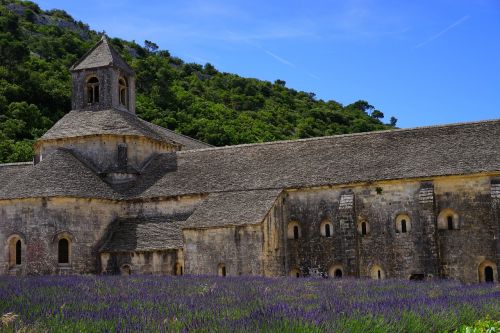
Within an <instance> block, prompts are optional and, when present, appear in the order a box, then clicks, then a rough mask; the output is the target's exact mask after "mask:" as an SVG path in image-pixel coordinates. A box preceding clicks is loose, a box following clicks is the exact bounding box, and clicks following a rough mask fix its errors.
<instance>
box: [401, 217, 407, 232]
mask: <svg viewBox="0 0 500 333" xmlns="http://www.w3.org/2000/svg"><path fill="white" fill-rule="evenodd" d="M401 232H402V233H405V232H406V220H401Z"/></svg>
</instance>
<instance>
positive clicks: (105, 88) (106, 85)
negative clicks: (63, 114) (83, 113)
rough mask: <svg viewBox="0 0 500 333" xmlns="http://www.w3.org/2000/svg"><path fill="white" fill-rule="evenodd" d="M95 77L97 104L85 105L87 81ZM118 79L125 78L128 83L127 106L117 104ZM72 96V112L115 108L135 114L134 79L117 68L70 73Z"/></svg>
mask: <svg viewBox="0 0 500 333" xmlns="http://www.w3.org/2000/svg"><path fill="white" fill-rule="evenodd" d="M91 77H96V78H97V79H98V80H99V102H98V103H95V104H88V103H87V91H86V84H87V80H88V79H89V78H91ZM120 77H125V78H126V79H127V82H128V106H127V107H126V106H124V105H121V104H120V102H119V93H118V90H119V85H118V80H119V78H120ZM72 82H73V89H72V92H73V96H72V98H71V101H72V105H71V109H72V110H106V109H111V108H115V109H118V110H122V111H127V112H130V113H135V77H134V76H129V75H127V74H126V73H124V72H122V71H120V70H119V69H117V68H100V69H91V70H84V71H78V72H73V73H72Z"/></svg>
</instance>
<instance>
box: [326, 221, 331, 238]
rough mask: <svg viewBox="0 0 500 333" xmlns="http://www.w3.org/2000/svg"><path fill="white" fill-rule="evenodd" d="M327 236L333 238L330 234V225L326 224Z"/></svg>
mask: <svg viewBox="0 0 500 333" xmlns="http://www.w3.org/2000/svg"><path fill="white" fill-rule="evenodd" d="M325 236H326V237H331V233H330V224H328V223H327V224H325Z"/></svg>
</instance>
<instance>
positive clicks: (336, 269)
mask: <svg viewBox="0 0 500 333" xmlns="http://www.w3.org/2000/svg"><path fill="white" fill-rule="evenodd" d="M343 275H344V269H343V268H342V265H341V264H336V265H333V266H332V267H330V269H329V270H328V276H329V277H334V278H336V279H340V278H342V276H343Z"/></svg>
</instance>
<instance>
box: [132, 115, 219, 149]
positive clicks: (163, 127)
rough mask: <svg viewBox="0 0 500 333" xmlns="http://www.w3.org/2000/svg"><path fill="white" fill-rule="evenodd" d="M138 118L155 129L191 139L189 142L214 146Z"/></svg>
mask: <svg viewBox="0 0 500 333" xmlns="http://www.w3.org/2000/svg"><path fill="white" fill-rule="evenodd" d="M137 118H138V119H140V120H141V121H143V122H145V123H146V124H148V125H153V126H155V127H160V128H161V129H162V130H165V131H169V132H171V133H173V134H175V135H178V136H181V137H183V138H186V139H189V140H193V141H196V142H199V143H202V144H205V145H210V146H212V145H211V144H209V143H206V142H203V141H201V140H198V139H195V138H192V137H190V136H188V135H185V134H182V133H179V132H176V131H173V130H171V129H168V128H166V127H163V126H160V125H158V124H155V123H153V122H150V121H147V120H144V119H142V118H140V117H137ZM207 148H208V147H207ZM188 150H194V149H188Z"/></svg>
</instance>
